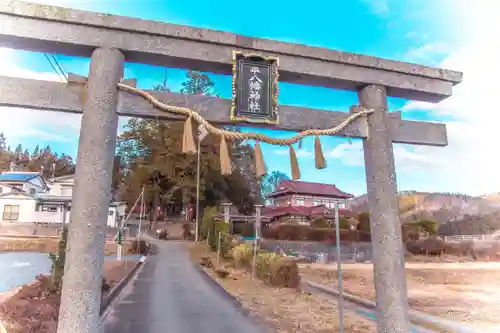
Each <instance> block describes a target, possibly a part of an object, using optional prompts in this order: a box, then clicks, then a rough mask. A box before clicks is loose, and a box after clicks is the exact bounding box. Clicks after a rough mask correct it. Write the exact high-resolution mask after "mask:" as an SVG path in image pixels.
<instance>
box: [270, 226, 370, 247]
mask: <svg viewBox="0 0 500 333" xmlns="http://www.w3.org/2000/svg"><path fill="white" fill-rule="evenodd" d="M262 236H263V238H265V239H276V240H288V241H315V242H328V243H330V244H335V240H336V233H335V229H331V228H311V227H309V226H304V225H297V224H282V225H279V226H277V227H274V228H268V229H264V230H263V233H262ZM340 240H341V241H344V242H370V240H371V237H370V233H369V232H363V231H357V230H353V231H352V230H342V229H341V230H340Z"/></svg>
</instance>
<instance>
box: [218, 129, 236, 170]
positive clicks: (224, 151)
mask: <svg viewBox="0 0 500 333" xmlns="http://www.w3.org/2000/svg"><path fill="white" fill-rule="evenodd" d="M219 154H220V172H221V174H222V175H224V176H227V175H230V174H231V173H232V172H233V167H232V166H231V159H230V158H229V150H228V148H227V142H226V137H225V136H224V135H221V137H220V151H219Z"/></svg>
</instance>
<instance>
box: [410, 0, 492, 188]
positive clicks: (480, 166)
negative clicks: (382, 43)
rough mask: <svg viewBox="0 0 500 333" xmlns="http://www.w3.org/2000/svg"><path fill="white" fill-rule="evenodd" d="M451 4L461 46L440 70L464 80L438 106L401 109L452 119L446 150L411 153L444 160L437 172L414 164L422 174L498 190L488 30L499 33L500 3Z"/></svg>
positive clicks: (464, 185) (412, 105)
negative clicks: (452, 71) (456, 73)
mask: <svg viewBox="0 0 500 333" xmlns="http://www.w3.org/2000/svg"><path fill="white" fill-rule="evenodd" d="M452 6H453V10H454V16H455V21H456V22H460V27H461V28H460V29H459V30H457V31H456V33H457V34H460V37H461V43H460V45H459V46H458V47H457V48H456V49H455V50H454V51H453V52H452V53H451V54H450V55H449V56H448V57H447V58H446V59H445V60H444V61H443V62H442V63H441V64H440V67H442V68H450V69H455V70H460V71H463V72H464V80H463V82H462V83H461V84H459V85H457V86H456V87H454V91H453V96H452V97H450V98H448V99H446V100H444V101H443V102H441V103H439V104H430V103H422V102H409V103H408V104H407V105H406V106H405V107H404V108H403V111H405V110H429V111H432V112H433V113H434V114H436V115H439V116H443V115H446V116H451V118H453V121H448V122H446V125H447V130H448V141H449V146H448V147H445V148H432V147H416V149H415V152H416V153H418V154H423V155H425V156H426V159H427V160H430V161H434V160H440V161H442V162H443V167H442V168H436V167H432V168H428V167H426V163H419V165H421V167H422V168H423V169H422V172H424V171H426V170H427V171H428V172H432V175H433V177H435V178H436V179H442V180H443V181H447V182H449V183H450V184H454V185H456V186H457V187H461V188H463V191H464V192H468V193H471V194H482V193H489V192H498V191H500V177H499V170H500V154H499V148H498V145H499V144H498V143H499V142H500V127H499V124H500V103H498V102H496V97H497V96H498V94H499V91H498V89H497V88H496V85H497V84H498V83H497V79H498V76H499V75H500V62H499V61H498V54H500V39H498V38H491V37H490V36H491V33H492V32H493V31H500V21H499V20H498V15H499V14H500V2H498V1H488V0H484V1H478V2H477V3H476V2H475V3H474V6H471V5H470V2H468V1H457V2H453V4H452ZM450 10H451V9H450ZM454 28H456V27H454ZM450 186H451V185H450Z"/></svg>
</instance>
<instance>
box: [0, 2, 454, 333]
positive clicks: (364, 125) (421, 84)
mask: <svg viewBox="0 0 500 333" xmlns="http://www.w3.org/2000/svg"><path fill="white" fill-rule="evenodd" d="M0 46H4V47H12V48H16V49H23V50H31V51H40V52H48V53H60V54H65V55H71V56H84V57H89V56H90V57H91V66H90V72H89V77H88V88H87V94H86V96H87V97H86V102H85V103H84V104H83V106H82V104H81V102H80V99H79V98H78V94H74V92H73V91H71V89H67V88H66V87H65V85H64V84H60V83H55V82H43V81H35V80H25V79H18V78H5V77H0V105H4V106H5V105H6V106H16V107H24V108H31V109H36V110H46V111H62V112H71V113H83V117H82V124H81V133H80V142H79V147H78V158H77V166H76V179H75V183H76V186H75V191H74V195H73V209H72V211H71V224H70V227H69V241H68V246H69V248H68V253H67V259H66V265H67V266H66V272H65V278H64V285H63V291H62V301H61V308H60V314H59V326H58V332H59V333H68V332H71V333H98V332H99V307H100V301H101V299H100V295H101V291H100V285H101V282H102V281H101V273H102V270H103V258H104V249H103V245H102V244H103V239H104V232H103V229H104V225H105V221H106V215H107V203H108V202H109V195H110V192H109V188H110V187H109V184H110V183H111V174H112V164H113V156H114V151H115V145H116V131H117V126H118V115H119V114H120V115H127V116H137V117H156V116H159V117H161V116H162V115H163V113H162V112H159V111H158V110H155V109H153V108H152V107H151V105H149V103H147V102H145V101H143V100H142V99H141V98H139V97H137V96H133V95H131V94H129V93H125V92H118V89H117V88H116V86H117V84H118V82H119V81H120V80H121V78H122V76H123V66H124V62H125V61H131V62H141V63H148V64H155V65H161V66H167V67H179V68H186V69H193V70H202V71H206V72H213V73H221V74H231V70H232V52H233V50H235V49H237V50H240V51H245V52H260V53H265V54H267V55H270V56H275V57H279V59H280V80H282V81H285V82H293V83H300V84H306V85H315V86H324V87H330V88H338V89H349V90H353V91H357V92H358V97H359V104H360V106H361V107H365V108H369V109H373V110H374V113H373V114H371V115H369V116H368V118H367V119H366V120H361V121H357V122H355V123H353V124H351V125H350V126H349V127H348V128H347V129H346V130H345V131H343V132H342V133H340V135H344V136H351V137H358V138H362V139H363V148H364V154H365V165H366V181H367V190H368V201H369V211H370V220H371V232H372V244H373V253H374V270H375V289H376V292H377V297H376V300H377V323H378V332H379V333H386V332H393V333H409V332H410V326H409V321H408V313H407V311H408V299H407V290H406V280H405V271H404V269H405V268H404V249H403V243H402V240H401V224H400V220H399V215H398V201H397V185H396V173H395V166H394V153H393V147H392V143H393V142H399V143H410V144H419V145H433V146H445V145H446V144H447V138H446V130H445V127H444V125H442V124H431V123H423V122H415V121H405V120H401V118H400V115H399V114H398V113H389V112H388V110H387V96H396V97H403V98H407V99H410V100H420V101H427V102H439V101H441V100H443V99H445V98H447V97H449V96H451V94H452V87H453V85H455V84H457V83H459V82H461V80H462V73H460V72H456V71H449V70H442V69H437V68H430V67H425V66H419V65H414V64H408V63H402V62H397V61H391V60H385V59H379V58H374V57H368V56H363V55H358V54H352V53H345V52H339V51H334V50H328V49H322V48H316V47H310V46H306V45H297V44H290V43H282V42H277V41H272V40H265V39H258V38H251V37H246V36H240V35H235V34H231V33H227V32H221V31H214V30H208V29H199V28H193V27H187V26H179V25H173V24H167V23H161V22H152V21H146V20H140V19H134V18H129V17H120V16H114V15H107V14H98V13H91V12H84V11H79V10H73V9H67V8H60V7H52V6H44V5H38V4H31V3H25V2H19V1H2V2H1V3H0ZM157 96H158V97H159V98H160V99H162V100H163V101H165V102H169V103H170V104H175V105H180V106H184V103H185V99H184V97H183V96H179V95H178V94H171V93H162V94H157ZM188 103H189V106H190V107H191V108H194V109H196V110H197V111H199V112H200V113H202V115H203V116H204V117H205V118H207V119H208V120H210V121H212V122H216V123H222V124H226V123H231V121H230V120H229V106H230V101H228V100H223V99H213V98H208V97H199V96H190V97H189V99H188ZM346 116H347V113H342V112H329V111H322V110H312V109H306V108H299V107H294V106H281V114H280V124H279V126H274V127H272V128H276V129H286V130H303V129H305V128H311V127H313V128H324V127H330V126H333V125H335V124H336V123H338V122H339V121H341V120H342V119H344V118H345V117H346ZM253 125H255V124H253ZM83 235H84V236H83Z"/></svg>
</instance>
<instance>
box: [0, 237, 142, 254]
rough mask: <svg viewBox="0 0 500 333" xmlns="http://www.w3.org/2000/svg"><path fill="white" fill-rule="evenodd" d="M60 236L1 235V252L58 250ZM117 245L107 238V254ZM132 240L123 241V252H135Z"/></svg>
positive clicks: (115, 248) (113, 250)
mask: <svg viewBox="0 0 500 333" xmlns="http://www.w3.org/2000/svg"><path fill="white" fill-rule="evenodd" d="M58 245H59V237H37V238H35V237H25V238H24V237H18V236H16V237H0V252H47V253H48V252H57V247H58ZM116 250H117V245H116V243H115V242H114V240H113V239H107V240H106V245H105V254H106V255H112V254H116ZM135 253H136V249H135V248H133V247H132V242H131V241H124V242H123V254H124V255H126V254H135Z"/></svg>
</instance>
